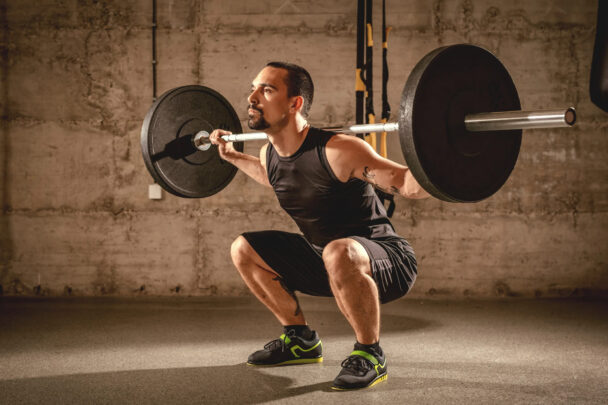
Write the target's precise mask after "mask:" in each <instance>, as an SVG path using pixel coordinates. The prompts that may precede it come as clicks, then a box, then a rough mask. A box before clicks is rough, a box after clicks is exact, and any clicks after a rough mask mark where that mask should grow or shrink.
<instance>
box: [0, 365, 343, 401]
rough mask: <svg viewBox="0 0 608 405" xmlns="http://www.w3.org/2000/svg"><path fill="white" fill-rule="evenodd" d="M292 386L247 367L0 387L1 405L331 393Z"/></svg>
mask: <svg viewBox="0 0 608 405" xmlns="http://www.w3.org/2000/svg"><path fill="white" fill-rule="evenodd" d="M293 382H294V381H293V380H292V379H291V378H288V377H284V376H274V375H268V374H266V373H264V372H263V371H262V370H261V369H259V368H255V367H250V366H247V365H245V364H237V365H233V366H217V367H200V368H198V367H196V368H181V369H162V370H136V371H118V372H105V373H92V374H74V375H62V376H52V377H39V378H27V379H16V380H7V381H0V403H3V404H4V403H6V404H17V403H19V404H23V403H26V404H27V403H45V404H48V403H82V404H84V403H108V404H117V403H163V404H171V403H179V404H190V403H196V404H210V403H222V404H233V403H234V404H237V403H238V404H259V403H263V402H266V401H271V400H277V399H285V398H290V397H293V396H296V395H302V394H307V393H311V392H314V391H331V389H330V385H331V381H324V382H320V383H316V384H313V385H308V386H302V387H290V386H292V385H293Z"/></svg>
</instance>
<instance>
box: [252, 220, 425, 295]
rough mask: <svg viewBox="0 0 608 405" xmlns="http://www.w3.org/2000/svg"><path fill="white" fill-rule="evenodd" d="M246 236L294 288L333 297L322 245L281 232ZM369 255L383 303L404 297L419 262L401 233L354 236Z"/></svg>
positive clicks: (285, 281) (414, 277)
mask: <svg viewBox="0 0 608 405" xmlns="http://www.w3.org/2000/svg"><path fill="white" fill-rule="evenodd" d="M243 237H244V238H245V239H246V240H247V242H249V244H250V245H251V247H253V249H254V250H255V251H256V252H257V253H258V254H259V255H260V257H261V258H262V259H264V261H265V262H266V264H268V265H269V266H270V268H272V270H274V271H275V272H276V273H277V274H279V275H280V276H281V278H282V280H281V281H282V283H283V285H284V286H285V287H287V288H288V289H290V290H291V291H300V292H303V293H305V294H309V295H316V296H321V297H333V294H332V292H331V287H330V286H329V279H328V277H327V270H326V269H325V264H324V263H323V259H322V254H323V248H321V247H318V246H315V245H312V244H310V243H309V242H308V241H307V240H306V239H305V238H304V236H302V235H299V234H296V233H289V232H281V231H261V232H246V233H244V234H243ZM350 239H354V240H355V241H357V242H359V243H360V244H361V245H363V247H364V248H365V250H366V251H367V254H368V256H369V258H370V264H371V269H372V275H373V278H374V281H375V282H376V285H377V286H378V293H379V295H380V302H381V303H387V302H390V301H393V300H396V299H397V298H400V297H402V296H404V295H405V294H406V293H407V292H408V291H409V289H410V288H411V287H412V285H413V284H414V281H415V280H416V274H417V263H416V258H415V256H414V250H413V249H412V247H411V246H410V245H409V243H407V241H406V240H405V239H403V238H400V237H398V236H391V237H385V238H381V239H366V238H363V237H360V236H351V237H350Z"/></svg>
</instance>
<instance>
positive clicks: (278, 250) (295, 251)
mask: <svg viewBox="0 0 608 405" xmlns="http://www.w3.org/2000/svg"><path fill="white" fill-rule="evenodd" d="M243 237H244V238H245V239H246V240H247V242H249V244H250V245H251V247H252V248H253V250H255V251H256V253H257V254H258V255H259V256H260V257H261V258H262V259H263V260H264V261H265V262H266V264H268V266H270V268H271V269H272V270H273V271H274V272H275V273H277V274H278V275H279V276H280V277H281V282H282V283H283V285H284V286H285V287H287V288H288V289H289V290H291V291H300V292H303V293H305V294H309V295H317V296H322V297H332V296H333V294H332V292H331V287H330V286H329V279H328V278H327V271H326V270H325V264H324V263H323V259H322V257H321V253H322V251H320V250H318V249H315V248H314V247H313V246H312V245H311V244H310V243H308V241H307V240H306V239H305V238H304V236H302V235H299V234H296V233H290V232H282V231H260V232H245V233H243Z"/></svg>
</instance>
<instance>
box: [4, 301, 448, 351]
mask: <svg viewBox="0 0 608 405" xmlns="http://www.w3.org/2000/svg"><path fill="white" fill-rule="evenodd" d="M178 304H179V302H178V303H177V304H175V303H171V302H169V303H164V302H150V303H146V302H133V301H128V300H125V301H120V300H115V301H104V300H100V301H96V300H74V301H73V302H70V301H69V300H64V301H56V300H48V301H42V302H36V301H31V302H30V301H23V300H0V318H1V319H2V323H3V324H4V326H5V327H6V330H8V331H10V333H6V334H3V335H0V352H2V351H8V352H10V351H14V350H17V349H18V350H20V351H27V350H30V349H31V348H39V346H40V340H39V335H40V333H42V332H43V333H44V336H45V341H47V342H53V346H54V347H57V348H70V349H77V348H79V347H84V348H89V347H92V346H93V347H98V348H103V347H107V346H116V345H119V346H120V345H125V344H127V345H150V344H199V343H204V342H217V341H225V342H230V341H234V340H237V341H240V340H242V338H243V336H242V335H241V334H235V333H232V332H231V331H234V330H235V328H236V329H238V330H247V337H248V338H250V339H252V340H256V341H257V340H260V341H262V342H266V341H268V340H270V339H274V338H276V337H278V336H279V335H280V334H281V332H282V329H281V327H280V325H279V324H278V323H277V321H276V320H275V319H274V317H273V316H272V314H270V312H269V311H268V310H266V308H264V307H262V306H261V304H258V303H255V302H253V301H251V300H249V302H248V305H243V303H241V302H239V301H238V300H237V301H235V302H230V301H228V300H221V299H218V303H217V305H212V304H208V303H197V302H192V303H188V302H184V303H182V305H178ZM325 304H330V305H331V306H334V305H335V304H334V303H333V302H330V301H327V300H326V302H325ZM306 315H307V319H308V321H309V323H310V325H311V327H312V328H314V329H316V330H318V331H319V333H320V334H321V337H322V338H327V337H336V336H352V334H353V332H352V329H351V328H350V326H349V325H348V323H347V321H346V319H345V318H344V316H343V315H342V314H341V313H340V311H339V310H338V308H337V307H336V308H335V310H322V309H318V308H317V309H311V310H310V311H307V312H306ZM437 326H439V325H438V324H437V323H436V322H431V321H429V320H425V319H422V318H414V317H410V316H401V315H393V314H383V315H382V333H383V334H384V333H397V332H398V333H408V332H411V331H416V330H420V329H423V328H429V327H437ZM74 336H78V339H75V338H74Z"/></svg>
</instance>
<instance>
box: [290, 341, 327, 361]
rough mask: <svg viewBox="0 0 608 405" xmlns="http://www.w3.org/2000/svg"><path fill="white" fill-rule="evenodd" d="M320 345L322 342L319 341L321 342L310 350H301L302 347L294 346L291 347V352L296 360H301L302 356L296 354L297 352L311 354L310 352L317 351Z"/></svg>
mask: <svg viewBox="0 0 608 405" xmlns="http://www.w3.org/2000/svg"><path fill="white" fill-rule="evenodd" d="M320 344H321V341H320V340H319V341H318V342H317V344H316V345H314V346H313V347H311V348H310V349H302V348H301V347H300V346H298V345H293V346H292V347H291V349H290V350H291V352H292V353H293V355H294V356H295V357H296V358H299V357H300V355H299V354H297V353H296V350H300V352H301V353H307V352H310V351H312V350H314V349H316V348H317V346H319V345H320Z"/></svg>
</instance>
